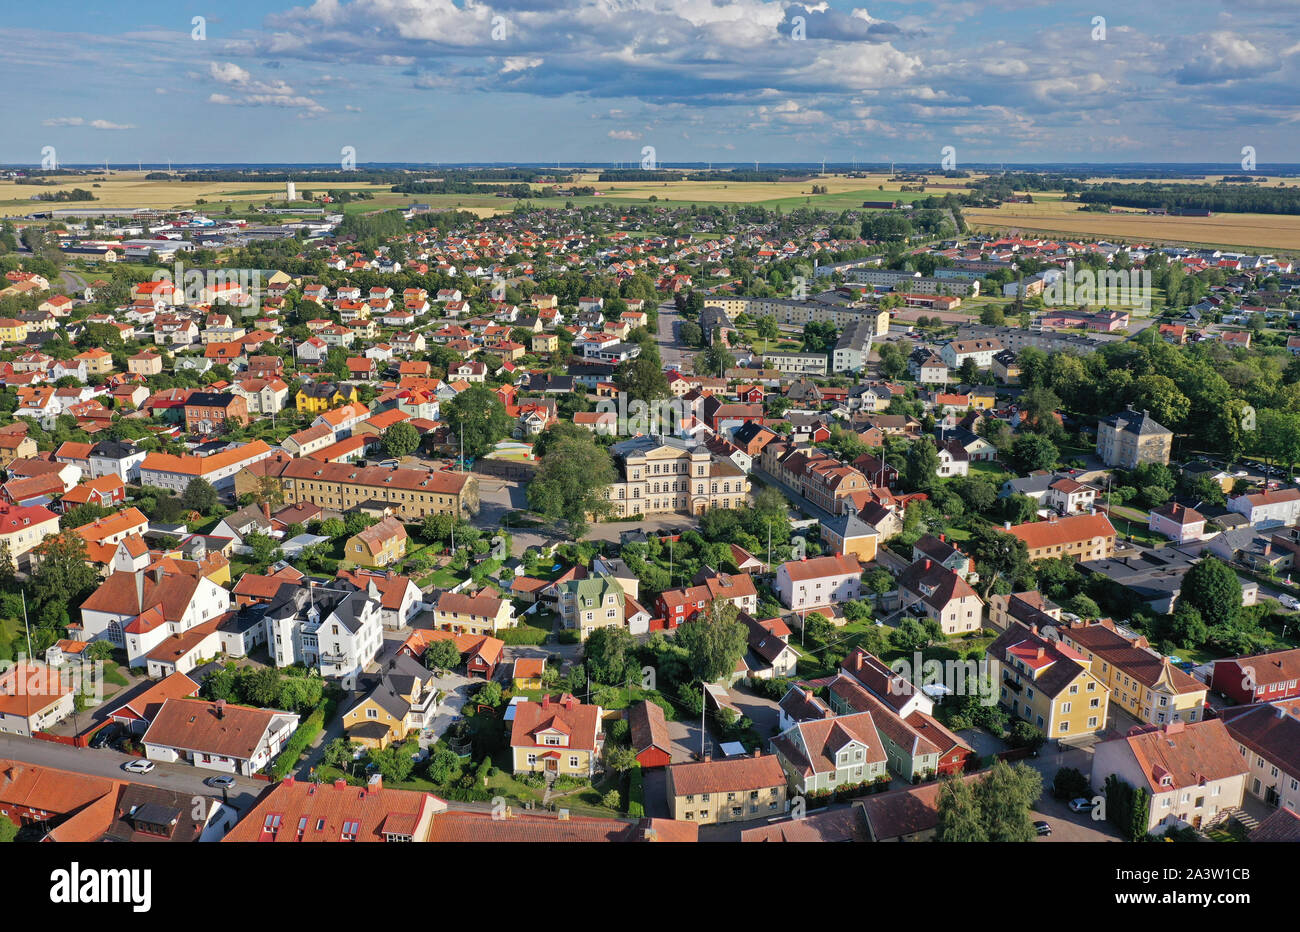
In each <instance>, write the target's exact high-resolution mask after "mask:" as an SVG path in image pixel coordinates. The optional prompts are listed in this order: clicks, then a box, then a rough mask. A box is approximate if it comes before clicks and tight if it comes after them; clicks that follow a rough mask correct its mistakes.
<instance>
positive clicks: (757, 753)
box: [754, 748, 763, 757]
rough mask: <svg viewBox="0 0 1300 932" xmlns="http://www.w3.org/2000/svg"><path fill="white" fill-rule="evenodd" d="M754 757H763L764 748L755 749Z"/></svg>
mask: <svg viewBox="0 0 1300 932" xmlns="http://www.w3.org/2000/svg"><path fill="white" fill-rule="evenodd" d="M754 756H755V757H762V756H763V750H762V748H754Z"/></svg>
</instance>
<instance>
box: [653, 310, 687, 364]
mask: <svg viewBox="0 0 1300 932" xmlns="http://www.w3.org/2000/svg"><path fill="white" fill-rule="evenodd" d="M680 321H681V317H680V315H678V313H677V305H676V304H674V303H673V302H672V301H665V302H664V303H663V304H661V305H659V326H658V328H657V330H656V331H655V345H657V346H658V347H659V358H660V359H661V360H662V361H663V364H664V366H665V367H667V368H671V369H680V368H681V367H682V366H684V365H686V362H687V360H686V358H685V357H684V356H683V354H682V350H681V347H680V345H679V344H678V342H677V325H678V323H679V322H680Z"/></svg>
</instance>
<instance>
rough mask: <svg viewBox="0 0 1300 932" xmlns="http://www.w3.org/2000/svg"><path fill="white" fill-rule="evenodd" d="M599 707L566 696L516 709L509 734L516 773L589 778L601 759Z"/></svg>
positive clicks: (544, 697)
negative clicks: (597, 761)
mask: <svg viewBox="0 0 1300 932" xmlns="http://www.w3.org/2000/svg"><path fill="white" fill-rule="evenodd" d="M600 718H601V713H600V706H598V705H587V704H586V703H583V702H579V701H578V700H577V699H575V698H574V697H573V696H571V695H569V694H568V693H565V694H564V695H562V696H560V698H559V699H558V700H557V699H552V698H551V697H550V696H549V695H547V696H543V697H542V701H541V702H520V703H517V704H516V705H515V721H514V725H513V726H512V727H511V731H510V756H511V760H512V764H513V768H514V770H513V772H514V773H553V774H557V775H558V774H569V775H570V776H578V777H590V776H591V775H592V773H593V772H594V771H595V768H596V760H597V759H598V758H599V756H600V747H601V735H600Z"/></svg>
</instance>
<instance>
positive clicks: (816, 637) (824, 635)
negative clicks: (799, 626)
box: [803, 612, 835, 645]
mask: <svg viewBox="0 0 1300 932" xmlns="http://www.w3.org/2000/svg"><path fill="white" fill-rule="evenodd" d="M803 633H804V637H806V638H808V640H810V641H812V642H813V643H814V644H822V645H825V644H829V643H830V641H831V638H833V637H835V626H834V625H833V624H831V622H830V619H829V618H827V617H826V616H825V615H823V614H822V613H821V612H813V613H812V614H811V615H809V616H808V617H807V618H806V619H804V628H803Z"/></svg>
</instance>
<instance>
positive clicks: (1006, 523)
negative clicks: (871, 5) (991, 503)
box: [1002, 521, 1011, 531]
mask: <svg viewBox="0 0 1300 932" xmlns="http://www.w3.org/2000/svg"><path fill="white" fill-rule="evenodd" d="M1002 530H1004V531H1009V530H1011V522H1010V521H1003V522H1002Z"/></svg>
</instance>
